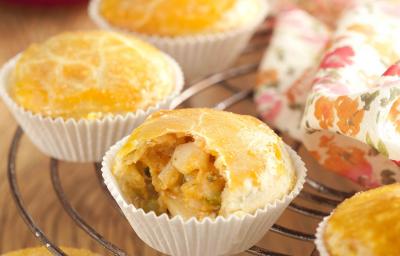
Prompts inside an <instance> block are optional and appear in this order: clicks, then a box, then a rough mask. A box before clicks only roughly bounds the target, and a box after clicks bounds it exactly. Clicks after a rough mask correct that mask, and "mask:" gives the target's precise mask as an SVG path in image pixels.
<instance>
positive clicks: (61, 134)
mask: <svg viewBox="0 0 400 256" xmlns="http://www.w3.org/2000/svg"><path fill="white" fill-rule="evenodd" d="M18 57H19V55H17V56H15V57H14V58H12V59H11V60H9V61H8V62H7V63H6V64H4V66H3V67H2V69H1V71H0V96H1V97H2V99H3V101H4V102H5V104H6V105H7V107H8V108H9V109H10V111H11V112H12V114H13V115H14V117H15V119H16V120H17V122H18V123H19V125H20V126H21V127H22V129H23V130H24V132H25V133H26V135H28V137H29V139H30V140H31V141H32V143H33V144H34V145H35V146H36V147H37V148H38V149H39V150H40V151H41V152H43V153H44V154H46V155H48V156H51V157H54V158H56V159H60V160H65V161H72V162H96V161H101V159H102V157H103V155H104V153H105V152H106V151H107V149H108V148H109V147H110V146H111V145H113V144H114V143H115V142H117V141H118V140H120V139H121V138H123V137H124V136H126V135H127V134H129V133H130V132H131V131H132V130H133V129H134V128H135V127H137V126H138V125H139V124H141V123H142V122H143V121H144V119H145V118H146V117H147V116H148V115H150V114H151V113H153V112H155V111H157V110H159V109H169V108H170V105H171V103H172V101H173V99H174V98H175V97H176V96H178V95H179V93H180V91H181V90H182V88H183V85H184V80H183V74H182V71H181V69H180V67H179V65H178V64H177V63H176V62H175V61H174V60H173V59H172V58H171V57H169V56H167V57H168V59H169V60H170V61H171V65H172V67H173V68H174V69H175V72H176V75H175V76H176V88H175V90H174V91H173V92H172V93H171V95H169V96H168V97H167V98H166V99H164V100H163V101H161V102H159V103H157V104H156V105H154V106H151V107H149V108H148V109H146V110H138V111H136V112H132V113H127V114H123V115H122V114H118V115H110V116H107V117H104V118H102V119H94V120H88V119H79V120H75V119H63V118H61V117H59V118H51V117H44V116H42V115H39V114H34V113H32V112H30V111H27V110H25V109H23V108H22V107H21V106H19V105H17V104H16V103H15V102H14V100H13V99H12V98H11V97H10V95H9V92H8V86H9V76H10V73H11V71H12V70H13V68H14V67H15V64H16V62H17V60H18Z"/></svg>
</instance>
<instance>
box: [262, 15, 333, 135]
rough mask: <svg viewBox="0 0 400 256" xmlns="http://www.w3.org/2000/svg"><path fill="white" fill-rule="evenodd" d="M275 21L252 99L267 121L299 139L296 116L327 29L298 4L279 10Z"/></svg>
mask: <svg viewBox="0 0 400 256" xmlns="http://www.w3.org/2000/svg"><path fill="white" fill-rule="evenodd" d="M275 24H276V25H275V29H274V34H273V37H272V40H271V43H270V47H269V48H268V49H267V51H266V52H265V54H264V56H263V60H262V62H261V65H260V70H259V73H258V77H257V91H256V94H255V101H256V103H257V106H258V111H259V113H260V114H261V117H262V118H263V119H264V120H265V121H266V122H267V123H268V124H270V125H271V126H273V127H275V128H276V129H279V130H281V131H287V132H289V133H290V135H291V136H293V137H294V138H297V139H300V138H301V136H302V135H301V130H300V126H299V124H300V120H301V117H302V114H303V110H304V107H305V103H306V99H307V96H308V92H309V91H310V90H311V85H312V79H313V77H314V74H315V72H316V70H317V65H318V61H319V59H320V57H321V54H322V52H323V49H324V48H325V46H326V44H327V42H328V39H329V37H330V31H329V29H328V28H327V27H326V26H325V25H324V24H323V23H321V22H320V21H318V20H317V19H315V18H314V17H312V16H310V15H309V14H308V13H307V12H305V11H303V10H301V9H298V8H291V9H286V10H285V11H282V12H281V13H279V15H277V17H276V21H275Z"/></svg>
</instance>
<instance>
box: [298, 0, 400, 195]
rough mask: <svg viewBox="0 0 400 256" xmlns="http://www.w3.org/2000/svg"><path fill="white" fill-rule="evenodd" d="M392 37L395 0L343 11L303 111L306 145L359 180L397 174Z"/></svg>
mask: <svg viewBox="0 0 400 256" xmlns="http://www.w3.org/2000/svg"><path fill="white" fill-rule="evenodd" d="M398 42H400V2H399V1H397V2H396V1H367V2H363V3H359V4H357V5H356V6H354V7H353V8H351V9H349V10H348V11H346V13H345V14H344V15H343V17H342V19H341V20H340V21H339V22H338V25H337V30H336V32H335V35H334V37H333V38H332V42H331V46H330V48H329V49H328V50H327V52H326V53H325V55H324V57H323V59H322V61H321V64H320V67H319V71H318V72H317V74H316V77H315V79H314V85H313V89H312V92H311V94H310V95H309V98H308V103H307V107H306V109H305V113H304V118H303V123H302V124H303V126H304V127H305V129H306V130H307V131H308V134H307V135H306V136H304V139H303V142H304V144H305V146H306V147H307V148H308V150H310V151H311V152H312V154H313V155H314V156H315V157H316V158H317V160H318V161H319V162H320V163H321V164H322V165H323V166H324V167H326V168H328V169H330V170H332V171H335V172H337V173H339V174H341V175H344V176H346V177H348V178H350V179H352V180H353V181H356V182H358V183H360V184H362V185H363V186H365V187H374V186H378V185H381V184H387V183H392V182H394V181H396V180H400V168H399V167H398V166H397V164H396V162H395V161H399V160H400V72H399V70H400V66H399V63H396V62H397V61H398V60H400V45H399V44H398ZM389 159H391V160H394V161H391V160H389Z"/></svg>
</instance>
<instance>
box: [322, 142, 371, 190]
mask: <svg viewBox="0 0 400 256" xmlns="http://www.w3.org/2000/svg"><path fill="white" fill-rule="evenodd" d="M320 146H321V147H322V148H326V149H327V158H326V159H325V161H324V163H323V166H324V167H325V168H327V169H329V170H332V171H333V172H336V173H337V174H339V175H342V176H345V177H347V178H349V179H351V180H353V181H355V182H358V183H361V184H362V185H363V186H365V187H375V186H377V185H378V183H377V182H375V181H374V180H373V176H372V167H371V165H370V164H369V163H368V161H367V160H366V158H365V156H366V154H367V153H366V152H364V151H363V150H361V149H359V148H357V147H340V146H338V145H337V144H335V143H334V136H330V137H328V136H322V137H321V138H320Z"/></svg>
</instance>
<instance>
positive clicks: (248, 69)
mask: <svg viewBox="0 0 400 256" xmlns="http://www.w3.org/2000/svg"><path fill="white" fill-rule="evenodd" d="M271 28H272V22H271V20H267V21H266V23H265V24H264V25H263V27H262V28H260V29H259V30H258V31H257V32H256V34H255V36H254V38H260V37H262V38H263V40H261V42H256V43H250V44H249V45H248V46H247V48H246V49H245V50H244V51H243V55H246V54H250V53H254V52H256V51H260V50H262V49H264V48H265V47H266V46H267V44H268V42H269V38H270V35H271V32H272V29H271ZM258 65H259V63H249V64H243V65H240V66H237V67H234V68H230V69H228V70H225V71H223V72H220V73H216V74H214V75H211V76H209V77H207V78H205V79H201V80H199V81H197V82H194V83H193V84H192V85H191V86H190V87H188V88H187V89H186V90H184V91H183V92H182V94H181V95H180V96H179V97H178V98H177V99H176V100H175V101H174V102H173V104H172V105H173V106H172V107H173V108H177V107H179V106H180V105H182V104H183V103H184V102H186V101H187V100H189V99H191V98H192V97H194V96H196V95H197V94H199V93H200V92H203V91H204V90H207V89H209V88H211V87H215V86H222V87H223V88H225V89H227V90H228V91H230V93H231V96H230V97H228V98H226V99H224V100H222V101H220V102H219V103H217V104H215V106H214V108H216V109H219V110H225V109H228V108H229V107H232V106H233V105H235V104H237V103H239V102H241V101H244V100H251V99H252V95H253V90H252V89H244V90H239V89H238V88H236V87H234V86H232V85H231V84H230V83H229V80H231V79H235V78H238V77H241V76H245V75H249V74H252V73H254V72H256V70H257V68H258ZM276 132H277V133H278V134H279V131H276ZM22 136H23V131H22V129H21V128H20V127H18V128H17V129H16V131H15V133H14V137H13V140H12V142H11V145H10V149H9V155H8V163H7V175H8V182H9V186H10V190H11V194H12V197H13V199H14V201H15V204H16V207H17V209H18V211H19V213H20V215H21V217H22V219H23V220H24V222H25V223H26V225H27V226H28V227H29V229H30V230H31V231H32V233H33V234H34V236H35V237H36V238H37V239H38V240H39V241H40V242H41V243H42V244H43V245H44V246H46V248H47V249H48V250H49V251H50V252H51V253H52V254H53V255H57V256H61V255H62V256H64V255H67V254H66V253H65V252H63V251H62V249H60V247H59V246H57V245H56V244H55V243H54V242H52V241H51V240H50V239H49V238H48V237H47V236H46V234H45V233H44V232H43V230H42V229H41V228H40V227H39V226H38V225H37V224H36V222H35V221H34V219H33V218H32V216H31V215H30V213H29V212H28V210H27V207H26V206H25V203H24V201H23V199H22V195H21V193H20V189H19V186H18V181H17V175H16V172H17V169H16V158H17V154H18V149H19V142H20V140H21V137H22ZM292 147H293V149H294V150H296V151H298V150H299V148H300V147H301V143H300V142H295V143H294V145H292ZM94 169H95V171H96V176H97V178H98V181H99V185H100V186H101V187H102V190H103V191H104V193H106V194H107V195H108V196H109V198H110V201H111V202H112V203H114V207H116V208H118V209H119V207H118V205H117V204H116V202H115V201H114V200H113V198H112V196H111V195H110V193H109V191H108V190H107V188H106V186H105V184H104V182H103V178H102V176H101V164H100V163H94ZM49 170H50V176H51V182H52V186H53V189H54V192H55V194H56V195H57V198H58V200H59V201H60V203H61V205H62V207H63V209H64V210H65V211H66V213H67V214H68V215H69V216H70V217H71V219H72V220H73V221H74V222H75V223H76V225H77V226H78V227H79V228H81V229H82V230H84V231H85V232H86V233H87V234H88V235H89V236H90V237H91V238H92V239H93V240H95V241H96V242H98V243H99V244H100V245H101V246H103V247H104V248H105V249H107V250H108V251H109V252H110V253H111V254H113V255H118V256H125V255H128V254H127V253H126V252H125V251H123V250H122V249H121V248H119V247H118V246H116V245H114V244H112V243H111V242H109V241H108V240H107V239H106V238H105V237H103V236H102V235H101V234H99V233H98V232H97V231H96V230H95V229H94V228H93V227H91V226H90V225H89V224H88V223H87V222H86V221H85V220H84V219H83V218H82V217H81V216H80V214H79V213H78V212H77V211H76V210H75V209H74V208H73V206H72V205H71V203H70V202H69V201H68V199H67V197H66V194H65V192H64V190H63V187H62V184H61V181H60V176H59V168H58V160H56V159H51V161H50V166H49ZM306 185H307V186H308V187H309V188H310V189H311V190H312V191H313V192H316V193H318V194H323V195H324V196H321V195H318V194H316V193H311V192H308V191H305V190H303V191H302V192H301V193H300V195H299V197H300V198H302V199H304V200H307V201H309V202H312V203H315V204H319V205H325V206H329V207H335V206H336V205H338V204H339V203H340V202H341V201H343V200H344V199H345V198H348V197H350V196H351V195H353V194H354V193H355V191H350V192H347V191H341V190H338V189H335V188H332V187H329V186H327V185H324V184H322V183H320V182H318V181H316V180H313V179H311V178H307V179H306ZM332 198H334V199H332ZM288 209H289V210H291V211H294V212H297V213H299V214H302V215H304V216H309V217H312V218H316V219H322V218H324V217H325V216H327V215H329V213H328V212H323V211H320V210H317V209H313V208H310V207H305V206H302V205H299V204H297V203H291V204H290V205H289V207H288ZM121 214H122V213H121ZM270 231H272V232H275V233H278V234H280V235H283V236H286V237H289V238H292V239H297V240H300V241H304V242H313V241H314V239H315V236H314V234H312V233H304V232H300V231H297V230H293V229H290V228H286V227H284V226H281V225H278V224H274V225H273V226H272V227H271V229H270ZM246 252H247V253H248V254H250V255H256V256H288V255H286V254H282V253H278V252H273V251H270V250H268V249H264V248H261V247H258V246H253V247H251V248H250V249H248V250H247V251H246ZM318 255H319V254H318V252H317V251H316V249H315V247H314V250H313V251H312V253H311V256H318Z"/></svg>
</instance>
